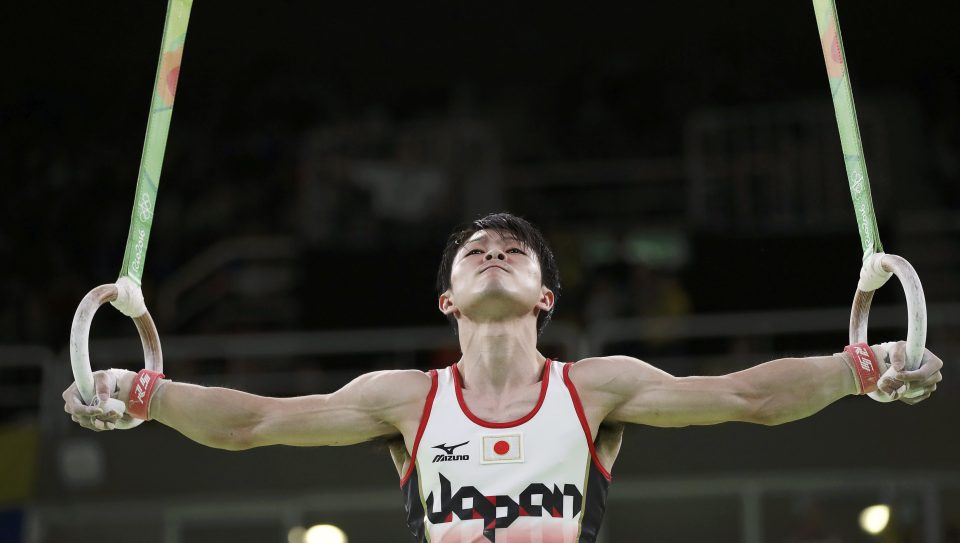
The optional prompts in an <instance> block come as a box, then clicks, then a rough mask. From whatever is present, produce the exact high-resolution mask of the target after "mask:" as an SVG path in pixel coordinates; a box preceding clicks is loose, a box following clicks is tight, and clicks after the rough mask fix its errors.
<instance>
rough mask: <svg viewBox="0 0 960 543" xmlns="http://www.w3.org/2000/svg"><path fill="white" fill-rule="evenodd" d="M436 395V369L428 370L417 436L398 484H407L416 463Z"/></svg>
mask: <svg viewBox="0 0 960 543" xmlns="http://www.w3.org/2000/svg"><path fill="white" fill-rule="evenodd" d="M436 395H437V370H430V392H429V393H427V402H426V403H425V404H424V405H423V414H422V415H420V427H419V428H417V437H416V438H415V439H414V440H413V452H411V453H410V465H409V466H407V472H406V473H405V474H404V475H403V478H402V479H400V486H401V487H402V486H403V485H405V484H407V479H409V478H410V474H412V473H413V468H414V467H415V466H416V465H417V449H418V448H420V438H421V437H423V431H424V430H425V429H426V428H427V419H429V418H430V411H431V410H433V398H434V397H435V396H436Z"/></svg>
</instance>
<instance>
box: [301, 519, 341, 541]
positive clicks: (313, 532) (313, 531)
mask: <svg viewBox="0 0 960 543" xmlns="http://www.w3.org/2000/svg"><path fill="white" fill-rule="evenodd" d="M303 543H347V534H345V533H343V530H341V529H340V528H337V527H336V526H334V525H333V524H317V525H316V526H311V527H310V528H309V529H308V530H307V531H306V533H304V534H303Z"/></svg>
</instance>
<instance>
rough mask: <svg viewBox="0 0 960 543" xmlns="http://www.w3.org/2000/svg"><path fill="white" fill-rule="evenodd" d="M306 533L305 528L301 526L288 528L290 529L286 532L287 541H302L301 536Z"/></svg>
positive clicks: (300, 542) (290, 542) (298, 542)
mask: <svg viewBox="0 0 960 543" xmlns="http://www.w3.org/2000/svg"><path fill="white" fill-rule="evenodd" d="M306 535H307V530H306V528H304V527H303V526H297V527H294V528H290V531H289V532H287V543H303V538H304V536H306Z"/></svg>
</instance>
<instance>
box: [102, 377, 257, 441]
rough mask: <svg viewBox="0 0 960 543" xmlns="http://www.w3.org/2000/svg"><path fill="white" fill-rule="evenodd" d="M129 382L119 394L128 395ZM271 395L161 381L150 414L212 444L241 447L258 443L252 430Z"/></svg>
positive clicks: (190, 436) (197, 438) (181, 431)
mask: <svg viewBox="0 0 960 543" xmlns="http://www.w3.org/2000/svg"><path fill="white" fill-rule="evenodd" d="M129 386H130V385H129V384H128V385H127V387H124V386H123V384H121V390H120V397H121V398H128V397H129V394H128V393H127V392H126V391H125V390H124V388H126V389H127V390H129ZM271 401H274V400H272V399H270V398H264V397H262V396H256V395H253V394H248V393H246V392H241V391H238V390H231V389H226V388H215V387H202V386H197V385H191V384H187V383H177V382H172V381H161V382H160V383H159V384H158V386H157V389H156V391H155V392H154V395H153V398H152V400H151V402H150V417H151V418H152V419H153V420H156V421H158V422H160V423H162V424H164V425H166V426H169V427H171V428H173V429H175V430H177V431H178V432H180V433H181V434H183V435H185V436H186V437H188V438H190V439H192V440H193V441H196V442H197V443H200V444H202V445H206V446H209V447H215V448H218V449H228V450H242V449H248V448H250V447H253V446H256V443H255V442H254V438H253V430H254V429H255V428H256V427H257V425H258V424H259V422H260V420H261V419H262V418H263V417H264V413H266V412H267V411H268V406H269V403H270V402H271Z"/></svg>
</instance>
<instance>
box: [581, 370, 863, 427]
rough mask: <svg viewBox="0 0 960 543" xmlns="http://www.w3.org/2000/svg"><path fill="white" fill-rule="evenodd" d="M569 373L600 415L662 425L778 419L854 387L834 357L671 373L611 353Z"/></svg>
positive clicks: (813, 408) (799, 414)
mask: <svg viewBox="0 0 960 543" xmlns="http://www.w3.org/2000/svg"><path fill="white" fill-rule="evenodd" d="M570 377H571V379H572V380H573V382H574V384H575V385H576V386H577V388H578V390H580V391H581V395H582V396H583V401H584V404H585V405H586V404H588V403H589V404H591V405H594V406H597V408H598V409H600V410H601V411H602V412H603V413H605V417H604V420H606V421H608V422H629V423H636V424H647V425H650V426H661V427H678V426H689V425H703V424H717V423H721V422H728V421H743V422H753V423H758V424H767V425H774V424H782V423H784V422H789V421H792V420H796V419H800V418H803V417H808V416H810V415H812V414H814V413H816V412H817V411H820V410H821V409H823V408H824V407H826V406H827V405H829V404H831V403H833V402H835V401H836V400H838V399H840V398H842V397H843V396H846V395H848V394H856V393H857V384H856V380H855V378H854V376H853V373H852V372H851V370H850V368H849V366H848V365H847V363H846V362H845V361H844V360H843V359H842V358H841V357H840V356H822V357H809V358H783V359H779V360H773V361H771V362H766V363H764V364H760V365H759V366H754V367H752V368H749V369H746V370H743V371H739V372H736V373H731V374H729V375H722V376H713V377H674V376H673V375H670V374H669V373H667V372H664V371H662V370H659V369H657V368H654V367H653V366H651V365H649V364H647V363H645V362H642V361H640V360H637V359H634V358H630V357H625V356H613V357H604V358H591V359H586V360H582V361H580V362H578V363H577V364H575V365H574V366H573V367H572V368H571V369H570Z"/></svg>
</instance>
